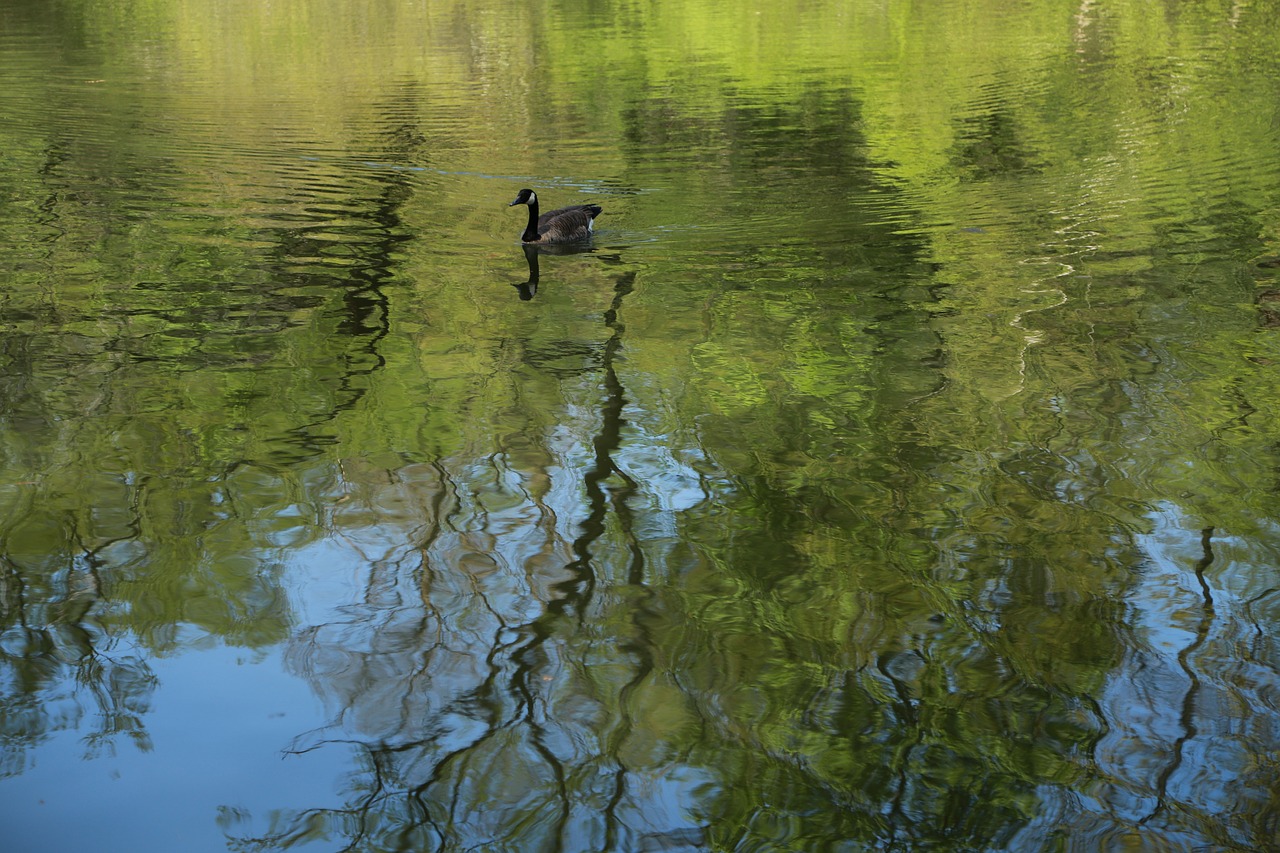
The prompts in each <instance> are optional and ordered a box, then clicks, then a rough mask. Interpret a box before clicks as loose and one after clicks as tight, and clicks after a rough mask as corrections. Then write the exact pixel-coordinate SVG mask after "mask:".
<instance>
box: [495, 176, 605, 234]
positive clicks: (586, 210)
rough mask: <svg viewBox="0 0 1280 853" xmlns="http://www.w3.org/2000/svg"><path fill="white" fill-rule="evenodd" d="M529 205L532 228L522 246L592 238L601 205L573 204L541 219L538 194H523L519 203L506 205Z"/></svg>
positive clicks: (526, 191)
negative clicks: (592, 229) (594, 221)
mask: <svg viewBox="0 0 1280 853" xmlns="http://www.w3.org/2000/svg"><path fill="white" fill-rule="evenodd" d="M517 204H527V205H529V224H528V225H527V226H526V227H525V229H524V233H523V234H521V235H520V242H522V243H569V242H572V241H574V240H585V239H586V238H587V237H590V236H591V228H592V225H593V220H594V219H595V218H596V217H597V216H599V215H600V205H598V204H574V205H570V206H569V207H562V208H560V209H559V210H553V211H551V212H550V213H544V214H542V215H541V216H539V215H538V194H537V193H535V192H534V191H533V190H529V189H524V190H520V194H519V195H517V196H516V200H515V201H513V202H511V204H509V205H507V207H515V206H516V205H517Z"/></svg>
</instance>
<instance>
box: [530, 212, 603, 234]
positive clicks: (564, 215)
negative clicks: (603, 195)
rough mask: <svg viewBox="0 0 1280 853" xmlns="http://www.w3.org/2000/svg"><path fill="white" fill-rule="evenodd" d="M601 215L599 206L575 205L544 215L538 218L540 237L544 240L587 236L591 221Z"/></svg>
mask: <svg viewBox="0 0 1280 853" xmlns="http://www.w3.org/2000/svg"><path fill="white" fill-rule="evenodd" d="M599 215H600V205H598V204H575V205H571V206H570V207H562V208H560V209H559V210H553V211H550V212H549V213H544V214H542V215H541V216H539V217H538V237H539V238H541V239H544V240H556V239H560V240H563V239H568V238H573V237H582V236H586V235H587V234H589V233H590V232H591V220H593V219H595V218H596V217H597V216H599Z"/></svg>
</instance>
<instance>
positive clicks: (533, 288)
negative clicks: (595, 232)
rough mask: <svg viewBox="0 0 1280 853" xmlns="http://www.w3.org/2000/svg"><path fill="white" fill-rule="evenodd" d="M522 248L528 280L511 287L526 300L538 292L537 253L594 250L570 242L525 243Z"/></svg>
mask: <svg viewBox="0 0 1280 853" xmlns="http://www.w3.org/2000/svg"><path fill="white" fill-rule="evenodd" d="M520 248H521V249H523V250H524V259H525V262H526V263H527V264H528V265H529V280H528V281H523V282H520V283H519V284H513V285H512V287H514V288H515V289H516V292H518V293H519V294H520V299H521V301H523V302H527V301H529V300H530V299H532V298H533V297H534V296H535V295H537V293H538V277H539V270H538V256H539V255H582V254H586V253H588V252H594V251H595V249H594V248H592V247H591V246H589V245H582V244H578V245H572V244H563V243H561V244H555V243H552V244H548V245H538V244H537V243H525V244H523V245H522V246H521V247H520Z"/></svg>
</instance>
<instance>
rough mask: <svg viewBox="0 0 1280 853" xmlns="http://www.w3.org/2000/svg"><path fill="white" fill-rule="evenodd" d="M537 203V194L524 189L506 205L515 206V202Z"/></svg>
mask: <svg viewBox="0 0 1280 853" xmlns="http://www.w3.org/2000/svg"><path fill="white" fill-rule="evenodd" d="M537 203H538V194H537V193H535V192H534V191H533V190H528V189H525V190H520V193H519V195H517V196H516V200H515V201H513V202H511V204H509V205H507V207H515V206H516V205H517V204H537Z"/></svg>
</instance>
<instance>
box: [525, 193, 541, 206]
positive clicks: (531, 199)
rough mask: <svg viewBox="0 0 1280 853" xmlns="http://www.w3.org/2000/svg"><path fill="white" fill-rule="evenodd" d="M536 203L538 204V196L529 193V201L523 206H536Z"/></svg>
mask: <svg viewBox="0 0 1280 853" xmlns="http://www.w3.org/2000/svg"><path fill="white" fill-rule="evenodd" d="M537 203H538V194H537V193H529V200H528V201H526V202H525V204H537Z"/></svg>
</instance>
